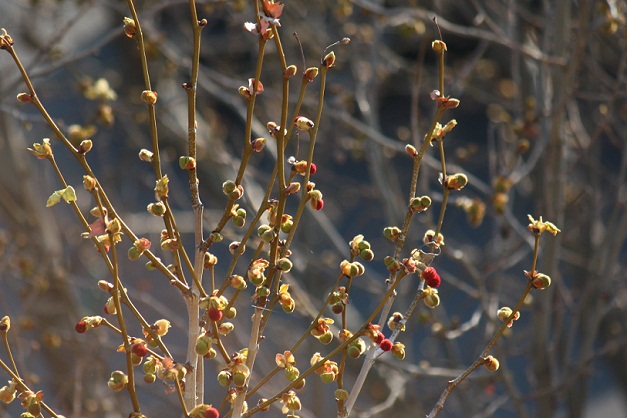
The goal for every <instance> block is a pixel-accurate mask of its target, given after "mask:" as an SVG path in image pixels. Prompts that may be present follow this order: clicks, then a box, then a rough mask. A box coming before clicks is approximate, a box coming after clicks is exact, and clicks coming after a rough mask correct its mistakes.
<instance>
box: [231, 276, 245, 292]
mask: <svg viewBox="0 0 627 418" xmlns="http://www.w3.org/2000/svg"><path fill="white" fill-rule="evenodd" d="M230 284H231V286H232V287H233V288H235V289H237V290H244V289H246V288H247V287H248V284H247V283H246V280H245V279H244V278H243V277H242V276H240V275H238V274H234V275H232V276H231V278H230Z"/></svg>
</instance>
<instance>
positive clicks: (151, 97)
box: [142, 90, 159, 105]
mask: <svg viewBox="0 0 627 418" xmlns="http://www.w3.org/2000/svg"><path fill="white" fill-rule="evenodd" d="M157 96H159V95H158V94H157V92H156V91H151V90H144V91H143V92H142V101H143V102H144V103H146V104H147V105H154V104H155V103H157Z"/></svg>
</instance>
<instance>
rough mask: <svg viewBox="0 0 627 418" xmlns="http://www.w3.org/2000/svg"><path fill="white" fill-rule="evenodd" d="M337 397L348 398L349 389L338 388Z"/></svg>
mask: <svg viewBox="0 0 627 418" xmlns="http://www.w3.org/2000/svg"><path fill="white" fill-rule="evenodd" d="M335 399H337V400H339V401H344V400H346V399H348V391H347V390H346V389H337V390H336V391H335Z"/></svg>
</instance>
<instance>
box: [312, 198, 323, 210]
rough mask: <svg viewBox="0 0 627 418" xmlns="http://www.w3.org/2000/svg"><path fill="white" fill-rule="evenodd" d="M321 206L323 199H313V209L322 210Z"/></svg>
mask: <svg viewBox="0 0 627 418" xmlns="http://www.w3.org/2000/svg"><path fill="white" fill-rule="evenodd" d="M323 207H324V200H322V199H318V200H316V201H314V209H315V210H322V208H323Z"/></svg>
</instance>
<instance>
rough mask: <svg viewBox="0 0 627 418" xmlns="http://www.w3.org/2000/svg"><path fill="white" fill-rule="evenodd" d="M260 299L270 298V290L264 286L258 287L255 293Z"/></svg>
mask: <svg viewBox="0 0 627 418" xmlns="http://www.w3.org/2000/svg"><path fill="white" fill-rule="evenodd" d="M255 293H256V294H257V296H259V297H260V298H266V297H268V296H270V289H269V288H268V287H266V286H259V287H258V288H257V290H256V292H255Z"/></svg>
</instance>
